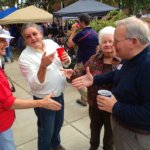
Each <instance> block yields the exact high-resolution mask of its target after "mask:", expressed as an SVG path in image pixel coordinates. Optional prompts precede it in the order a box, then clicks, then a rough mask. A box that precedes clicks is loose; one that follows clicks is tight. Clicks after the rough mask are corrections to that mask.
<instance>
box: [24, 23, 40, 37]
mask: <svg viewBox="0 0 150 150" xmlns="http://www.w3.org/2000/svg"><path fill="white" fill-rule="evenodd" d="M30 27H33V28H35V29H37V30H38V31H39V32H41V33H42V29H41V27H40V26H39V25H37V24H35V23H27V24H23V26H22V27H21V35H22V37H24V31H25V30H26V29H28V28H30Z"/></svg>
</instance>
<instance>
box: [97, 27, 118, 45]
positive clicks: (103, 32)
mask: <svg viewBox="0 0 150 150" xmlns="http://www.w3.org/2000/svg"><path fill="white" fill-rule="evenodd" d="M114 32H115V28H114V27H112V26H106V27H104V28H103V29H101V30H100V31H99V32H98V39H99V43H101V42H102V38H103V36H104V35H107V34H112V35H114Z"/></svg>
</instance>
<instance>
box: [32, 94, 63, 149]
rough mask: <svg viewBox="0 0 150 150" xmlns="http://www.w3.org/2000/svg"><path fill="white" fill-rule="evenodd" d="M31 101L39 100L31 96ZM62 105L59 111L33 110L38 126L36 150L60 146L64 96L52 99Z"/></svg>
mask: <svg viewBox="0 0 150 150" xmlns="http://www.w3.org/2000/svg"><path fill="white" fill-rule="evenodd" d="M33 99H35V100H36V99H39V98H37V97H35V96H33ZM52 99H54V100H56V101H57V102H59V103H60V104H62V109H61V110H60V111H51V110H48V109H44V108H35V109H34V111H35V114H36V116H37V119H38V120H37V126H38V150H50V148H55V147H57V146H59V145H60V142H61V141H60V130H61V127H62V125H63V121H64V96H63V94H62V95H61V96H59V97H54V98H52Z"/></svg>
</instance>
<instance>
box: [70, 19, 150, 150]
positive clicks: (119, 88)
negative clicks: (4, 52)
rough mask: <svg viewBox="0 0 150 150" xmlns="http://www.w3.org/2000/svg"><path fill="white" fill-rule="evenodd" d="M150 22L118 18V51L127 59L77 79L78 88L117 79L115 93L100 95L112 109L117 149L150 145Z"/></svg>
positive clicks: (141, 149) (103, 104) (143, 149)
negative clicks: (103, 71)
mask: <svg viewBox="0 0 150 150" xmlns="http://www.w3.org/2000/svg"><path fill="white" fill-rule="evenodd" d="M149 34H150V31H149V28H148V25H147V24H146V23H144V22H143V21H141V20H139V19H137V18H135V17H130V18H126V19H123V20H121V21H118V23H117V27H116V30H115V35H114V45H115V48H116V54H117V55H118V56H119V57H121V58H122V59H123V61H122V63H121V64H120V65H119V66H118V67H117V69H116V70H114V71H112V72H109V73H106V74H103V75H98V76H95V77H92V75H91V73H90V72H89V69H88V68H87V74H86V75H85V76H82V77H80V78H77V79H75V80H74V81H73V86H75V87H77V88H81V87H85V86H86V87H87V86H90V85H92V84H97V85H101V84H104V83H105V84H106V83H113V89H112V93H113V96H111V97H105V96H100V95H98V96H97V103H98V106H99V109H100V110H104V111H107V112H111V113H112V118H111V123H112V130H113V135H114V144H115V150H149V149H150V142H149V141H150V44H149Z"/></svg>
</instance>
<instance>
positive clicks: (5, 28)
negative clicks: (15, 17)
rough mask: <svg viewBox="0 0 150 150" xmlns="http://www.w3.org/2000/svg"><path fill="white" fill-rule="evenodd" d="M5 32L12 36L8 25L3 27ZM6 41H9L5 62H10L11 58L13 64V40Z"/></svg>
mask: <svg viewBox="0 0 150 150" xmlns="http://www.w3.org/2000/svg"><path fill="white" fill-rule="evenodd" d="M3 30H4V32H5V34H7V35H10V32H9V27H8V26H6V25H5V26H3ZM6 40H7V47H6V53H5V55H4V56H3V57H4V61H5V62H8V58H7V57H9V58H10V60H11V62H13V61H14V60H13V55H12V51H11V46H10V41H11V39H6Z"/></svg>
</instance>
